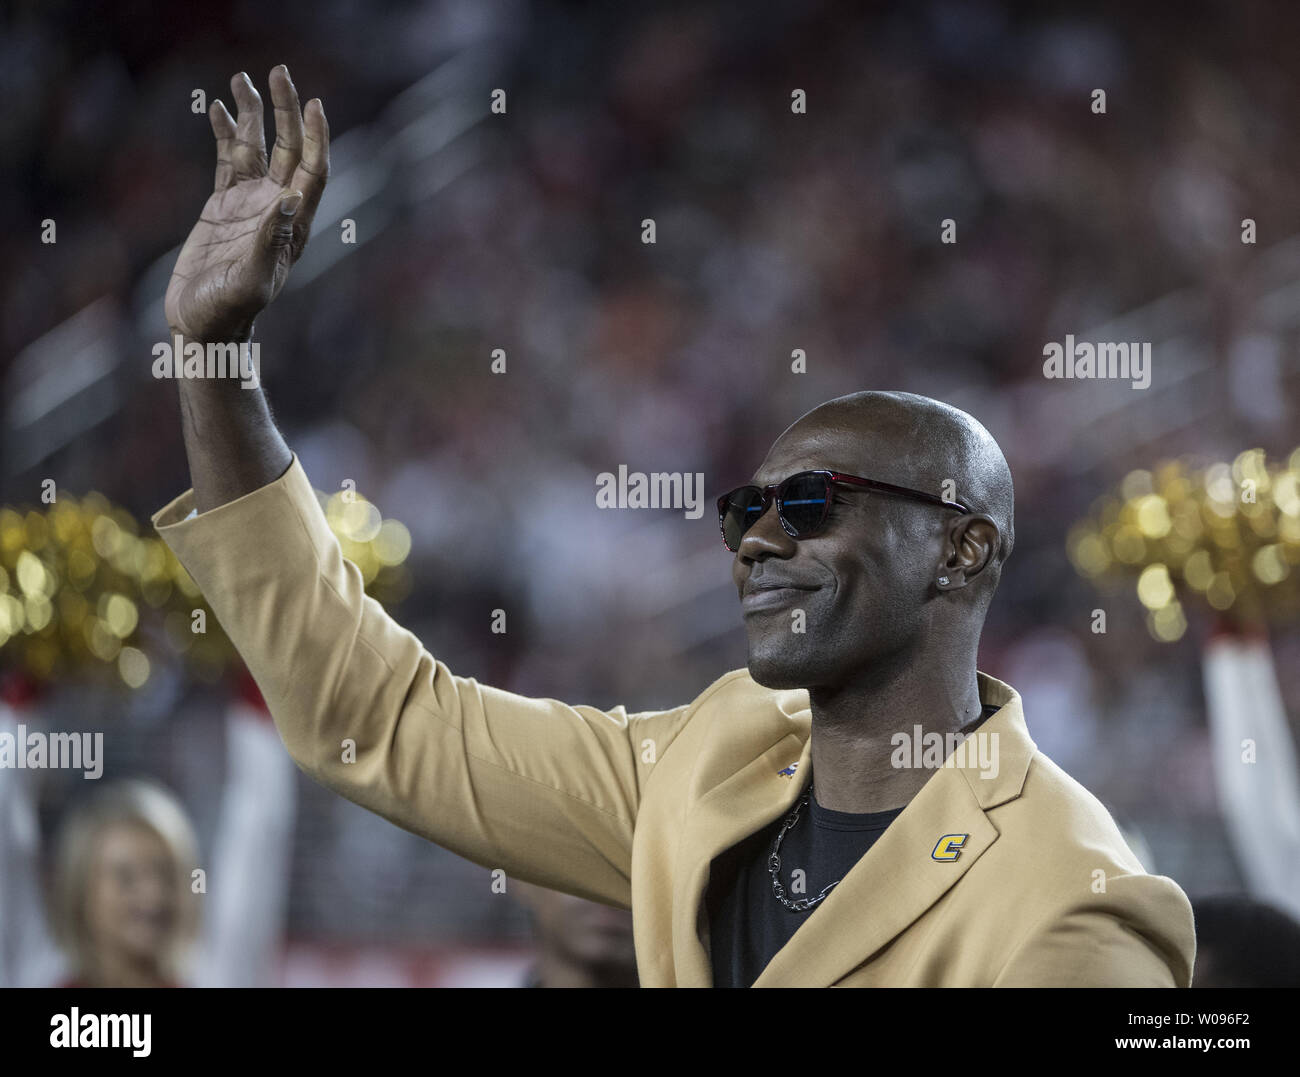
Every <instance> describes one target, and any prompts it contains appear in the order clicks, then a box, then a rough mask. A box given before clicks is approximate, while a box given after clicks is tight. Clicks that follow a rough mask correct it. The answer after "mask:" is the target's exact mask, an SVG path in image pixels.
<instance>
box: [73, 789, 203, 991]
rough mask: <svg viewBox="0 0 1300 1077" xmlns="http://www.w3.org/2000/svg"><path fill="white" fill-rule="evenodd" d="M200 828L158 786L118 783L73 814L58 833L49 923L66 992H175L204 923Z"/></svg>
mask: <svg viewBox="0 0 1300 1077" xmlns="http://www.w3.org/2000/svg"><path fill="white" fill-rule="evenodd" d="M197 867H198V845H197V842H196V840H195V836H194V829H193V827H192V826H191V825H190V822H189V819H188V818H187V817H186V815H185V811H184V809H183V808H182V807H181V805H180V802H179V801H178V800H177V799H176V798H175V797H174V796H172V794H171V793H169V792H167V791H166V790H165V789H163V788H162V787H161V786H159V785H155V784H153V783H149V782H144V781H136V780H130V781H120V782H116V783H114V784H113V785H111V786H108V787H106V788H104V789H102V790H100V791H98V792H97V793H95V794H94V795H92V796H91V797H90V798H88V799H87V800H86V801H85V802H84V803H82V804H81V805H80V806H78V807H77V808H75V809H73V811H72V813H71V815H70V816H69V818H68V819H67V820H66V821H65V822H64V824H63V826H62V828H61V831H60V833H59V837H58V841H57V845H56V854H55V874H54V880H53V894H52V897H53V904H52V912H53V915H52V917H51V921H52V922H51V927H52V928H53V930H54V935H55V938H56V939H57V940H58V942H59V944H60V945H61V947H62V948H63V950H64V952H65V953H66V954H67V955H68V957H69V959H70V961H71V968H72V970H73V972H72V976H71V977H70V979H69V980H68V981H67V982H65V983H64V985H63V986H65V987H176V986H178V985H179V984H180V983H182V982H184V981H186V980H188V978H189V977H188V972H189V969H188V962H187V958H188V956H189V951H190V949H191V945H192V943H193V942H194V937H195V932H196V927H197V923H198V909H197V901H196V898H195V896H194V894H193V893H192V890H191V879H192V876H191V873H192V872H193V871H194V870H195V869H196V868H197Z"/></svg>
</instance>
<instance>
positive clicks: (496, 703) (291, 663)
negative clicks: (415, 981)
mask: <svg viewBox="0 0 1300 1077" xmlns="http://www.w3.org/2000/svg"><path fill="white" fill-rule="evenodd" d="M192 508H193V492H192V491H187V492H186V493H185V494H183V495H182V496H181V497H179V498H177V499H176V500H175V501H173V502H172V503H171V504H170V505H168V506H167V507H166V508H164V509H162V510H161V511H160V512H158V513H157V514H156V515H155V516H154V524H155V526H156V527H157V529H158V532H159V534H160V535H161V536H162V538H163V539H164V541H165V542H166V543H167V544H168V545H169V546H170V547H171V549H172V550H173V551H174V552H175V553H176V556H177V558H178V559H179V560H180V562H181V564H182V565H184V566H185V568H186V569H187V570H188V571H189V573H190V575H191V576H192V577H193V578H194V580H195V582H196V583H197V584H198V585H199V587H200V589H201V590H202V592H203V595H204V597H205V598H206V599H207V601H208V603H209V605H210V606H211V607H212V610H213V611H214V612H215V614H216V616H217V618H218V620H219V621H220V622H221V626H222V627H223V628H224V629H225V631H226V633H227V634H228V635H229V637H230V639H231V640H232V642H233V643H234V645H235V647H236V649H237V650H238V651H239V653H240V655H241V656H242V657H243V659H244V661H245V663H246V664H247V666H248V668H249V670H250V672H251V673H252V674H253V677H254V679H255V680H256V682H257V685H258V687H259V688H260V689H261V691H262V694H263V695H264V696H265V698H266V702H267V705H268V707H269V708H270V711H271V714H272V716H273V718H274V719H275V724H276V728H277V729H278V730H279V733H280V737H281V739H282V740H283V741H284V744H285V746H286V748H287V749H288V750H289V753H290V755H291V756H292V757H293V759H294V761H295V762H296V763H297V765H298V766H299V767H300V768H301V769H302V770H304V771H305V772H306V773H308V774H309V775H311V776H312V777H313V778H315V779H316V780H317V781H319V782H321V783H322V784H324V785H326V786H328V787H329V788H331V789H333V790H335V791H336V792H338V793H340V794H342V795H343V796H345V797H347V798H348V799H349V800H352V801H355V802H356V803H357V804H360V805H362V806H363V807H365V808H368V809H370V810H371V811H373V812H376V813H378V814H379V815H382V816H383V817H384V818H386V819H388V820H390V821H392V822H393V823H396V824H397V825H398V826H401V827H403V828H405V829H407V830H410V831H412V832H414V833H416V834H419V835H421V836H422V837H424V838H427V839H428V840H430V841H433V842H436V843H437V844H438V845H441V846H443V847H445V848H447V849H450V850H451V851H452V852H455V853H458V854H459V855H461V856H464V857H466V858H468V859H470V860H473V861H475V862H476V863H478V864H481V865H483V866H484V867H487V868H489V869H498V868H499V869H503V870H504V871H505V873H506V874H507V875H508V876H514V877H517V878H520V879H524V880H525V881H528V882H534V883H537V884H539V885H542V886H547V887H551V888H554V889H557V890H563V891H565V892H568V893H572V894H577V895H579V896H581V897H585V898H589V899H592V900H596V901H601V902H604V903H606V904H612V905H618V906H622V907H624V908H629V907H630V906H631V882H630V876H631V863H632V833H633V828H634V825H635V822H636V816H637V810H638V807H639V805H640V801H641V796H642V794H643V791H644V788H645V783H646V781H647V780H648V779H649V777H650V774H651V771H652V769H653V768H652V765H651V762H648V761H643V757H644V758H645V759H647V760H650V761H652V760H653V759H655V758H662V756H663V753H664V751H666V749H667V748H668V745H669V744H670V743H671V741H672V740H673V739H674V738H675V737H676V735H677V733H678V732H679V731H680V730H681V728H682V726H683V724H684V723H685V721H686V720H687V718H688V717H689V712H690V710H691V707H690V705H687V706H682V707H678V708H675V709H673V710H668V711H656V712H648V713H643V714H628V713H626V711H625V710H624V709H623V708H622V707H616V708H614V709H613V710H600V709H598V708H595V707H588V706H570V705H567V704H564V703H560V702H558V701H556V700H553V699H530V698H526V697H523V696H519V695H514V694H512V693H510V692H505V691H501V690H499V689H496V688H490V687H488V686H487V685H483V684H479V683H478V682H477V681H475V680H474V679H472V678H466V677H458V676H455V675H454V674H452V673H451V671H450V670H448V669H447V667H446V666H445V665H444V664H443V663H442V662H441V661H438V660H437V659H435V658H434V657H433V656H432V655H430V654H429V653H428V651H426V650H425V649H424V647H423V646H422V645H421V643H420V641H419V640H418V639H417V638H416V637H415V636H414V635H412V634H411V633H410V632H408V631H406V630H405V629H404V628H402V627H401V626H400V625H398V624H397V623H396V622H395V621H394V620H393V619H392V618H391V617H389V616H388V615H387V614H386V613H385V612H384V610H383V608H382V607H381V606H380V605H379V604H378V603H377V602H375V601H374V600H373V599H371V598H369V597H368V596H367V595H366V594H365V593H364V589H363V583H362V579H361V573H360V570H359V569H357V567H356V566H355V565H353V564H352V563H351V562H350V561H347V560H345V559H344V557H343V555H342V552H341V550H340V548H339V544H338V541H337V540H336V539H335V537H334V534H333V532H332V531H331V530H330V528H329V525H328V523H327V522H326V520H325V516H324V513H323V512H322V511H321V508H320V504H319V502H318V501H317V498H316V494H315V492H314V491H313V490H312V487H311V485H310V483H309V482H308V480H307V476H306V474H305V473H304V472H303V469H302V466H301V465H300V463H299V462H298V459H297V457H296V456H295V457H294V460H293V463H292V464H291V465H290V467H289V469H288V470H287V471H286V472H285V474H284V475H283V476H281V477H280V478H279V479H277V480H276V481H275V482H273V483H270V484H268V485H267V486H264V487H262V488H261V489H259V490H255V491H253V492H252V493H250V494H247V495H245V496H244V497H241V498H239V499H237V500H235V501H232V502H229V503H227V504H225V505H222V506H220V507H218V508H215V509H212V510H211V511H209V512H206V513H203V514H202V515H198V516H191V515H190V514H191V510H192ZM187 517H189V518H187ZM647 740H649V741H653V742H654V750H653V752H651V751H647V750H645V749H644V748H643V746H644V744H645V742H646V741H647Z"/></svg>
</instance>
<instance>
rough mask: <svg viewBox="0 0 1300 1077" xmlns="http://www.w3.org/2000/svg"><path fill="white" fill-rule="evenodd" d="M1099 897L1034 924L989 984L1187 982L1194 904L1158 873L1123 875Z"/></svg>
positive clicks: (1168, 984)
mask: <svg viewBox="0 0 1300 1077" xmlns="http://www.w3.org/2000/svg"><path fill="white" fill-rule="evenodd" d="M1106 885H1107V892H1106V893H1105V894H1104V895H1092V897H1093V900H1091V901H1089V902H1088V903H1086V904H1079V905H1076V906H1074V907H1071V908H1068V909H1064V910H1061V909H1059V908H1058V909H1056V910H1054V911H1053V912H1052V914H1051V915H1049V916H1046V917H1044V918H1043V919H1042V920H1040V921H1039V922H1038V923H1037V924H1036V925H1035V926H1034V927H1033V928H1031V929H1030V930H1029V931H1028V932H1027V934H1026V936H1025V939H1024V941H1023V942H1022V943H1021V945H1020V946H1019V947H1018V948H1017V949H1016V950H1015V952H1014V953H1013V954H1012V956H1011V959H1010V960H1009V961H1008V962H1007V964H1006V966H1005V967H1004V968H1003V969H1002V971H1001V972H1000V973H999V974H998V977H997V979H996V981H995V982H994V984H993V986H994V987H1190V986H1191V979H1192V964H1193V961H1194V959H1195V956H1196V941H1195V932H1194V928H1193V923H1192V907H1191V903H1190V902H1188V900H1187V896H1186V895H1185V894H1184V893H1183V892H1182V890H1181V889H1180V888H1179V887H1178V885H1177V884H1176V883H1175V882H1174V881H1173V880H1172V879H1167V878H1165V877H1164V876H1161V875H1120V876H1115V877H1113V878H1110V879H1108V880H1107V884H1106Z"/></svg>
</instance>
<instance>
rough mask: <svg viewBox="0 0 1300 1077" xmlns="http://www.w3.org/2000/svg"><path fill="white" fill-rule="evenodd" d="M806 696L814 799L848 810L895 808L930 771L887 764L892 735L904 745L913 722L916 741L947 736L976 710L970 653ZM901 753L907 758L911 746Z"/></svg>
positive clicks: (895, 747)
mask: <svg viewBox="0 0 1300 1077" xmlns="http://www.w3.org/2000/svg"><path fill="white" fill-rule="evenodd" d="M809 697H810V699H811V702H812V773H813V782H814V785H815V787H816V790H817V803H818V804H820V805H821V806H822V807H823V808H829V809H830V810H832V811H842V812H854V813H862V812H878V811H888V810H890V809H891V808H901V807H903V806H905V805H906V804H907V803H909V802H910V801H911V799H912V798H913V797H914V796H916V794H917V793H918V792H920V790H921V787H922V786H923V785H925V783H926V782H927V781H928V780H929V779H930V777H931V776H932V773H933V772H932V770H931V769H929V768H917V767H911V766H909V767H896V766H894V765H893V762H892V758H891V757H896V756H897V752H898V743H897V741H896V740H895V739H894V738H895V735H896V734H899V733H902V734H905V735H906V736H907V738H908V740H907V743H908V745H909V746H910V745H911V744H912V741H913V740H914V739H915V738H916V736H917V735H918V734H917V729H916V727H917V726H919V727H920V734H919V735H920V736H921V737H922V738H924V737H925V736H926V734H929V733H938V734H939V735H941V736H943V737H945V738H947V736H948V735H949V734H955V733H958V732H959V731H960V730H961V729H963V728H964V727H965V726H967V725H970V724H971V723H972V722H975V721H977V720H978V719H979V717H980V714H981V711H982V707H981V704H980V697H979V683H978V681H977V680H976V676H975V658H974V656H973V655H972V656H971V657H970V659H969V660H968V661H965V662H958V663H952V662H948V663H943V662H933V663H932V662H927V661H922V662H915V661H913V662H909V663H908V664H907V668H906V669H905V670H901V671H897V672H894V673H891V674H887V675H885V676H882V677H879V678H877V679H870V678H864V679H861V680H859V681H858V682H856V683H853V684H849V685H845V686H842V687H839V688H836V689H827V688H814V689H812V690H811V691H810V692H809ZM945 743H946V740H945ZM907 758H908V759H909V760H910V759H911V758H913V752H912V751H911V750H910V748H909V750H908V752H907Z"/></svg>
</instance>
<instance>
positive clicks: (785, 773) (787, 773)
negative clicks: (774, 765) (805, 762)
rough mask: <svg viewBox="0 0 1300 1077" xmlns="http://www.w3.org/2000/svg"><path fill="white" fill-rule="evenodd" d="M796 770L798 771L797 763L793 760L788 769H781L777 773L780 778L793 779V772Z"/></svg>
mask: <svg viewBox="0 0 1300 1077" xmlns="http://www.w3.org/2000/svg"><path fill="white" fill-rule="evenodd" d="M798 769H799V761H798V760H795V761H794V762H793V763H791V764H790V765H789V766H788V767H782V768H781V769H780V770H778V771H777V773H778V774H779V775H781V777H782V778H793V777H794V772H795V771H796V770H798Z"/></svg>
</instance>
